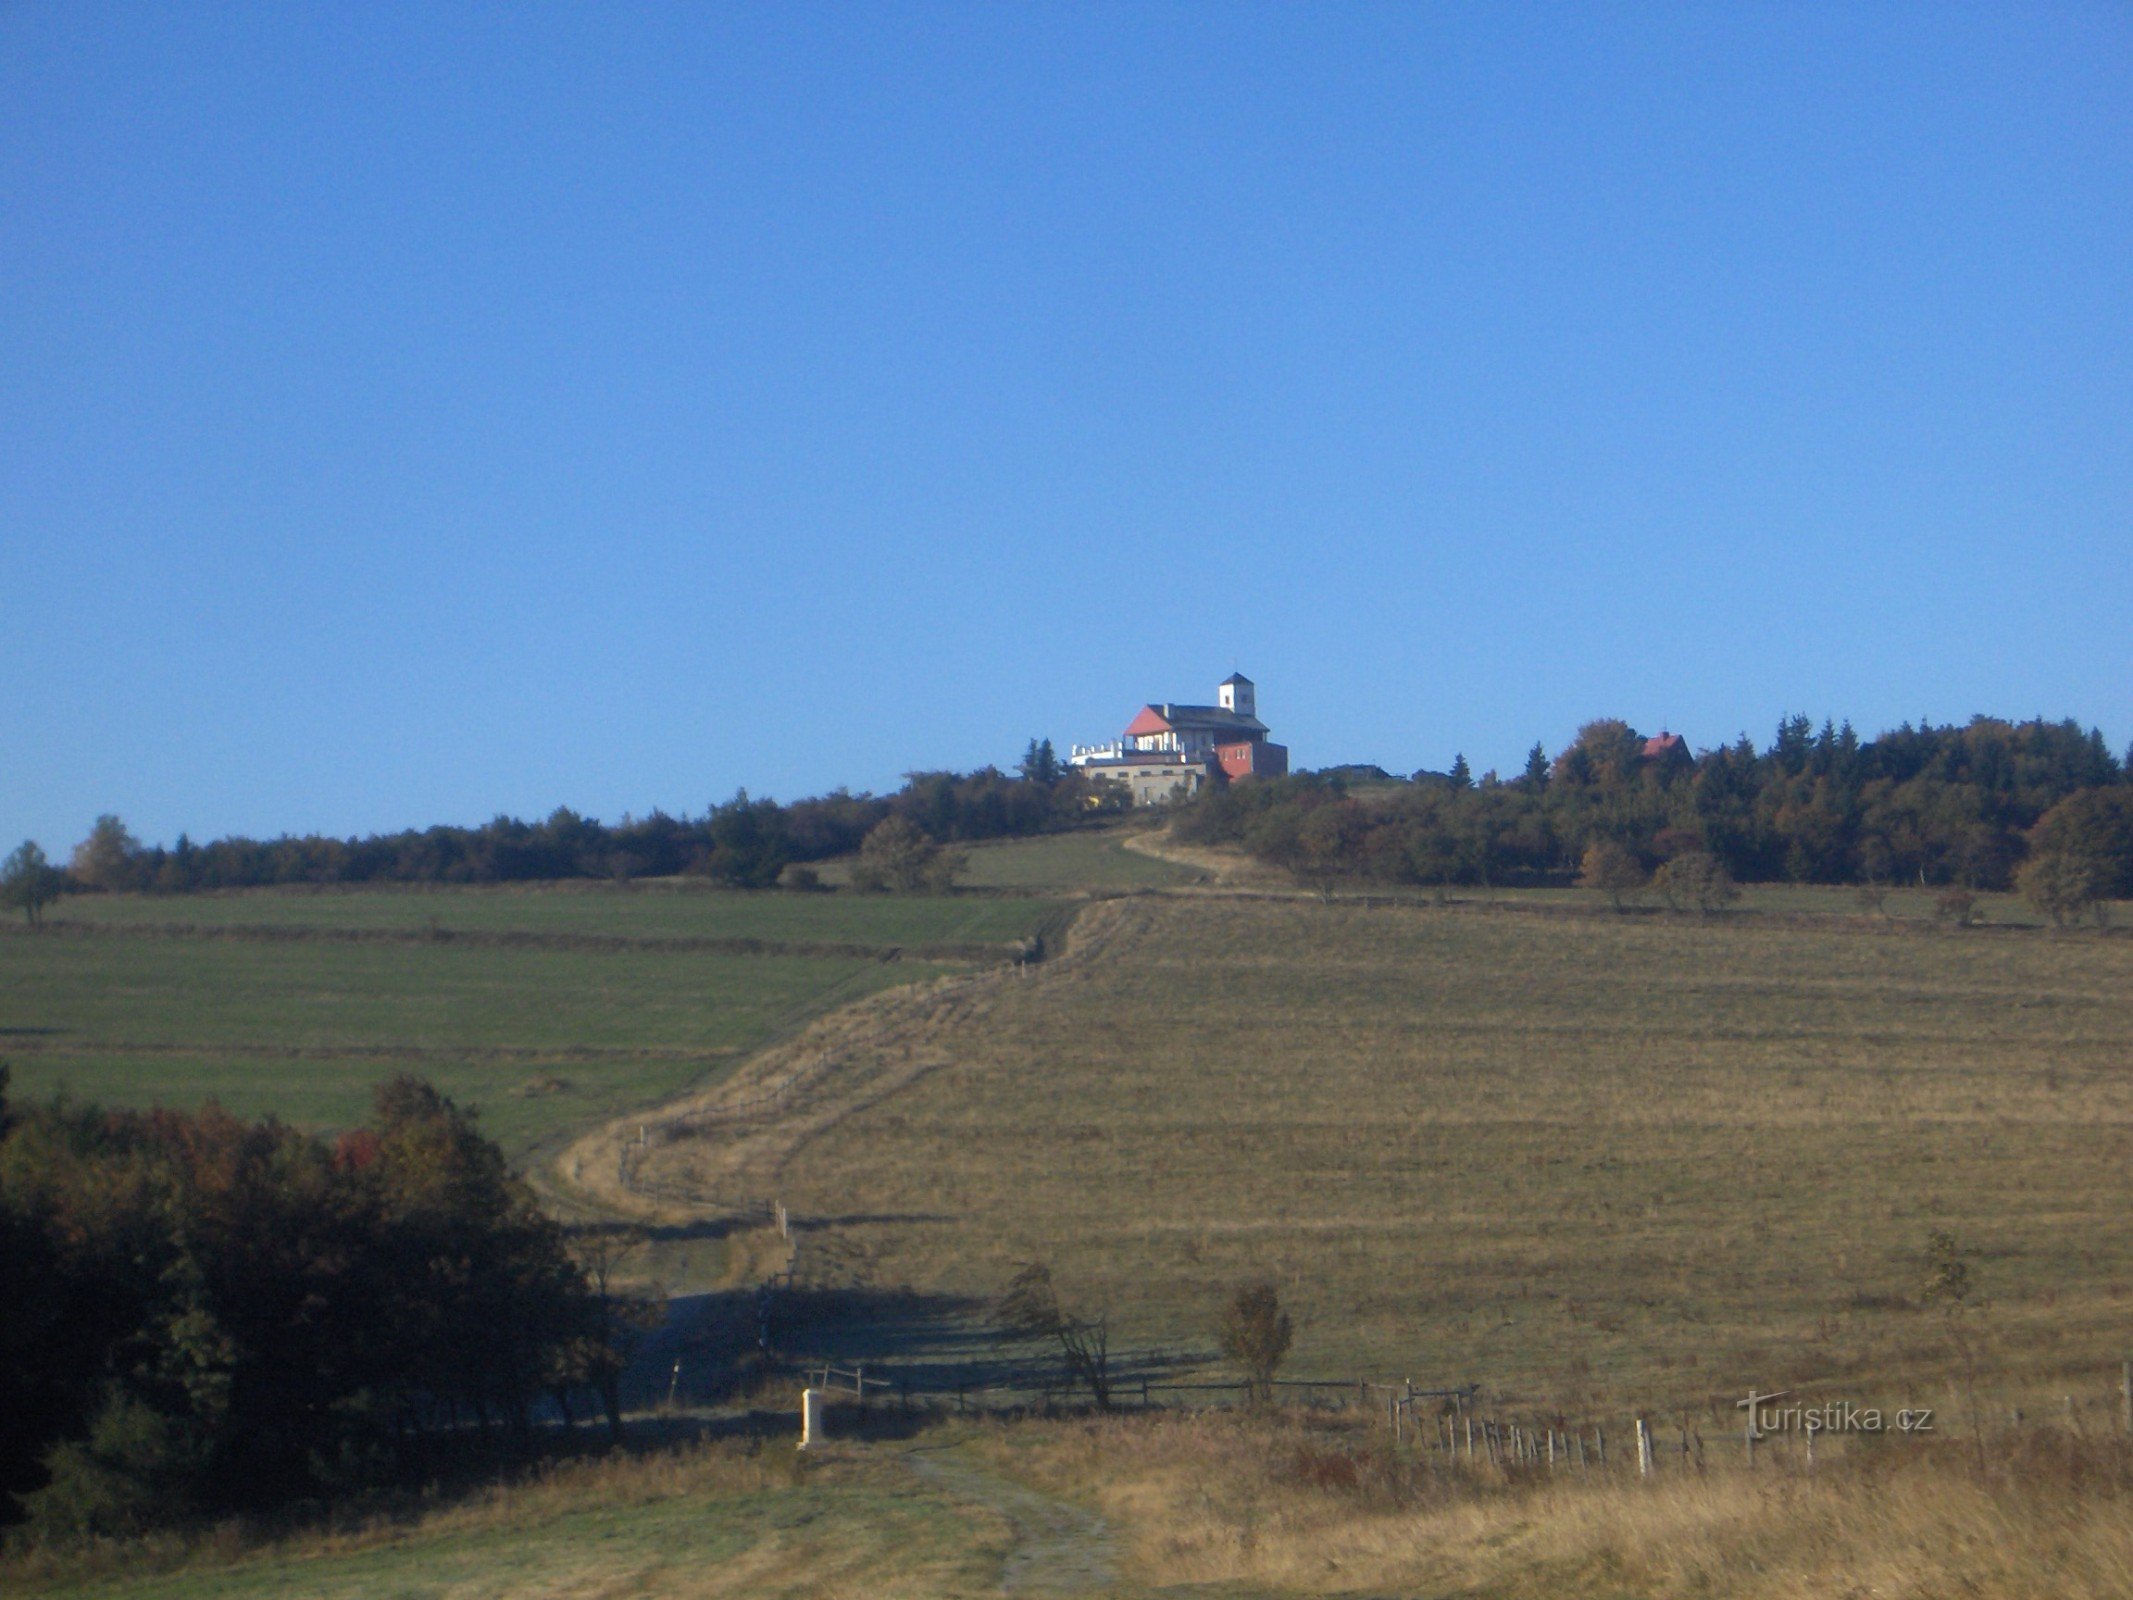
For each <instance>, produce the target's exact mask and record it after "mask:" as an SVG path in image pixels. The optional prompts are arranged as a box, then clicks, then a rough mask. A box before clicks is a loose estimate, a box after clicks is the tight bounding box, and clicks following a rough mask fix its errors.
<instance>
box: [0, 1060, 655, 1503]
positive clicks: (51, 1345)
mask: <svg viewBox="0 0 2133 1600" xmlns="http://www.w3.org/2000/svg"><path fill="white" fill-rule="evenodd" d="M0 1267H4V1269H5V1271H6V1272H7V1274H8V1280H7V1281H8V1282H10V1283H13V1284H17V1285H34V1286H35V1288H34V1290H33V1291H31V1292H26V1293H17V1294H16V1295H14V1296H13V1297H12V1299H11V1302H10V1304H9V1307H8V1309H7V1312H6V1315H5V1316H4V1317H0V1414H4V1415H5V1416H6V1417H7V1419H8V1425H7V1427H6V1428H5V1429H4V1430H0V1521H4V1520H8V1519H9V1516H10V1513H12V1514H13V1515H14V1516H15V1517H18V1518H25V1519H27V1520H28V1521H29V1522H30V1523H31V1525H32V1526H33V1527H34V1528H35V1529H36V1530H37V1531H38V1532H40V1533H41V1534H44V1535H46V1536H49V1537H57V1538H79V1537H85V1536H93V1535H120V1534H127V1533H134V1532H139V1531H141V1530H143V1529H146V1528H151V1527H156V1526H162V1525H167V1524H170V1523H174V1522H181V1521H186V1520H189V1519H193V1518H202V1517H215V1516H224V1515H228V1514H231V1513H234V1512H240V1511H249V1510H258V1509H265V1508H271V1507H273V1506H275V1505H278V1504H282V1503H286V1502H289V1501H292V1500H296V1499H301V1498H305V1497H323V1496H329V1495H342V1494H346V1493H349V1492H351V1491H354V1490H358V1489H362V1488H367V1487H373V1486H377V1485H380V1484H384V1483H387V1482H392V1481H397V1480H400V1479H403V1478H404V1477H405V1476H406V1475H408V1474H410V1473H418V1472H421V1471H423V1470H424V1469H425V1468H428V1467H432V1466H434V1465H435V1463H436V1462H437V1460H438V1459H440V1457H443V1456H446V1455H453V1456H457V1457H460V1458H464V1457H466V1456H468V1455H469V1454H476V1455H478V1454H481V1453H483V1452H493V1451H496V1450H501V1449H504V1448H507V1447H509V1446H510V1445H512V1444H513V1443H523V1442H524V1441H525V1440H526V1439H527V1438H528V1436H529V1435H530V1433H531V1430H532V1428H533V1425H534V1422H535V1419H536V1411H537V1409H538V1408H539V1407H541V1406H542V1405H543V1404H544V1403H545V1404H547V1405H549V1406H552V1407H553V1408H554V1411H553V1413H551V1415H558V1416H561V1417H564V1418H567V1417H570V1416H572V1415H574V1414H582V1413H583V1412H585V1411H592V1410H595V1409H597V1408H602V1407H604V1409H605V1410H606V1413H607V1417H608V1422H609V1426H610V1429H611V1430H615V1431H619V1429H620V1426H621V1418H620V1406H619V1395H618V1392H617V1384H618V1380H619V1377H620V1374H621V1372H622V1370H623V1365H624V1363H625V1361H626V1359H627V1356H628V1353H629V1350H630V1348H631V1345H632V1343H633V1341H634V1339H635V1338H636V1336H637V1334H638V1333H639V1331H640V1330H641V1329H642V1327H643V1326H644V1325H645V1323H646V1320H647V1314H646V1312H645V1310H644V1308H643V1307H642V1306H641V1305H640V1304H638V1303H636V1302H634V1301H631V1300H629V1299H627V1298H625V1297H622V1296H620V1295H617V1294H615V1293H612V1292H610V1289H609V1285H608V1281H607V1272H606V1270H605V1263H604V1261H603V1260H602V1258H601V1257H600V1254H599V1246H598V1243H597V1241H595V1242H594V1243H593V1245H592V1246H591V1248H590V1250H589V1251H588V1249H587V1247H586V1246H583V1245H581V1246H580V1247H579V1249H578V1250H577V1251H576V1252H573V1250H572V1248H571V1247H570V1244H569V1241H568V1240H567V1238H566V1235H565V1233H564V1231H563V1229H562V1227H561V1225H559V1224H558V1223H557V1222H555V1221H554V1220H553V1219H551V1218H550V1217H548V1216H547V1215H546V1214H545V1213H543V1212H542V1210H541V1209H540V1207H539V1206H538V1205H537V1204H536V1202H535V1199H534V1197H533V1194H532V1192H531V1191H530V1190H529V1189H527V1188H526V1186H525V1185H524V1184H523V1183H522V1182H521V1181H520V1180H519V1179H518V1178H516V1177H515V1176H513V1174H512V1173H511V1171H510V1169H509V1167H508V1166H507V1164H506V1162H505V1160H504V1157H503V1154H502V1152H501V1151H499V1150H498V1148H497V1147H496V1145H495V1144H494V1143H493V1142H491V1141H490V1140H488V1139H486V1138H484V1137H482V1135H481V1133H480V1131H479V1129H478V1127H477V1125H476V1123H475V1121H474V1119H473V1117H472V1116H471V1115H470V1114H469V1113H467V1112H466V1111H464V1110H462V1109H460V1108H459V1107H458V1106H456V1105H455V1104H454V1103H453V1102H452V1101H451V1100H450V1099H448V1098H446V1097H444V1096H442V1095H440V1094H438V1093H437V1092H436V1091H435V1090H433V1089H431V1088H430V1087H428V1086H427V1085H426V1084H423V1083H421V1082H419V1081H417V1080H415V1079H413V1078H408V1077H401V1078H395V1079H392V1080H390V1081H388V1082H386V1083H384V1084H383V1085H381V1086H380V1087H379V1089H378V1092H377V1097H376V1106H375V1112H374V1115H373V1116H372V1118H371V1120H370V1121H369V1123H368V1124H367V1125H366V1126H363V1127H359V1128H354V1129H350V1130H348V1131H346V1132H343V1133H342V1134H340V1135H339V1136H338V1137H336V1138H333V1139H326V1138H322V1137H318V1136H315V1135H312V1134H307V1133H303V1132H299V1131H298V1130H296V1129H293V1128H290V1127H287V1126H285V1125H283V1124H281V1123H279V1122H277V1121H275V1120H273V1119H271V1118H269V1119H265V1120H262V1121H258V1122H245V1121H241V1120H239V1119H238V1118H236V1117H233V1116H231V1115H229V1114H228V1113H227V1112H224V1111H222V1110H221V1109H219V1108H218V1107H216V1106H214V1105H213V1104H212V1103H211V1104H209V1105H208V1106H206V1107H204V1108H202V1109H200V1110H198V1111H194V1112H179V1111H168V1110H158V1111H152V1112H139V1113H137V1112H123V1111H106V1110H100V1109H97V1108H94V1107H90V1106H82V1105H72V1104H68V1103H66V1102H64V1101H55V1102H46V1103H42V1104H16V1103H11V1102H10V1101H9V1100H8V1099H7V1098H6V1069H5V1068H4V1067H0Z"/></svg>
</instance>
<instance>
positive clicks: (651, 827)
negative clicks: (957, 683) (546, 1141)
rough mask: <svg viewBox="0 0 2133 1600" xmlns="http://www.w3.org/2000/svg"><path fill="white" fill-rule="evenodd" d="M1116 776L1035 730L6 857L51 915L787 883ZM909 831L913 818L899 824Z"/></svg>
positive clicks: (998, 823) (1021, 814) (18, 901)
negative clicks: (933, 766) (895, 763)
mask: <svg viewBox="0 0 2133 1600" xmlns="http://www.w3.org/2000/svg"><path fill="white" fill-rule="evenodd" d="M1119 803H1120V801H1119V798H1118V797H1117V796H1116V795H1114V794H1112V793H1111V792H1110V790H1109V788H1108V786H1101V785H1094V784H1091V783H1090V782H1089V780H1088V779H1087V777H1086V776H1085V775H1084V774H1083V773H1082V772H1081V771H1080V770H1078V769H1076V768H1072V767H1066V766H1063V765H1062V764H1061V763H1060V762H1059V761H1058V759H1057V757H1056V756H1055V754H1054V753H1053V750H1052V746H1051V741H1049V740H1032V741H1031V742H1030V746H1029V750H1028V753H1027V754H1026V755H1025V756H1024V758H1023V762H1022V766H1021V770H1020V772H1019V773H1017V774H1015V775H1009V774H1007V773H1003V772H1001V771H1000V770H998V769H997V768H994V767H984V768H981V769H979V770H978V771H976V772H969V773H957V772H914V773H911V774H909V775H908V776H907V777H906V778H905V780H904V785H903V787H902V788H901V789H899V790H897V791H896V792H895V793H894V794H890V795H881V796H877V795H871V794H852V793H850V792H848V791H846V790H842V789H840V790H838V791H837V792H835V793H833V794H828V795H822V796H819V797H816V798H812V799H805V800H798V801H794V802H792V803H790V804H786V805H781V804H779V803H778V802H776V801H774V800H767V799H760V800H759V799H752V798H750V797H749V795H748V793H747V792H746V791H745V790H743V791H742V792H741V793H739V794H737V795H735V796H734V797H733V798H732V799H731V800H729V801H727V802H725V803H724V804H723V805H715V806H712V807H710V808H709V809H707V810H706V811H705V812H704V814H703V815H702V816H699V817H688V816H680V817H673V816H668V815H666V814H665V813H663V812H658V811H654V812H653V813H652V814H651V815H650V816H647V817H635V818H632V817H625V818H623V819H622V821H620V822H619V823H616V824H612V825H609V824H603V823H600V822H597V821H595V820H594V819H592V818H590V817H585V816H580V815H579V814H578V813H577V812H575V811H572V810H570V809H568V808H567V807H566V808H559V809H558V810H556V811H554V812H553V813H551V814H550V815H549V816H548V817H547V818H545V819H544V820H541V821H538V822H523V821H520V820H518V819H517V818H513V817H504V816H500V817H497V818H496V819H494V820H493V821H491V822H487V823H484V824H482V825H481V826H479V827H450V826H440V827H433V828H426V829H409V830H407V831H404V832H401V833H390V834H373V835H370V836H369V837H366V838H349V839H340V838H332V837H328V836H323V835H317V834H310V835H297V836H289V835H285V836H283V837H282V838H278V839H264V840H262V839H245V838H226V839H216V840H213V841H211V842H209V843H206V844H196V843H194V842H193V841H192V840H191V839H190V838H187V837H186V836H184V835H182V834H181V835H180V836H179V838H178V841H177V843H176V844H175V845H173V846H170V847H167V848H166V847H164V846H161V845H156V846H143V845H142V844H141V843H140V842H139V841H138V840H137V839H135V838H134V836H133V834H132V833H131V831H130V830H128V828H127V827H126V825H125V823H124V822H123V821H121V820H120V819H119V818H118V817H115V816H103V817H99V818H98V819H97V821H96V824H95V826H94V827H93V828H92V829H91V830H90V832H89V836H88V837H87V838H86V839H84V840H83V841H82V842H81V843H80V844H79V845H78V846H76V848H75V849H74V851H73V854H72V857H71V859H70V860H69V861H68V863H67V865H66V866H65V867H64V868H62V867H59V866H56V865H54V864H53V863H52V862H50V861H49V860H48V859H47V858H46V856H45V854H44V852H43V851H42V850H41V849H40V848H38V847H37V846H36V845H35V844H26V845H24V846H23V847H22V849H20V850H17V851H16V852H15V854H14V855H13V856H11V857H9V858H8V860H7V862H6V864H5V867H4V868H0V891H4V895H5V898H6V901H7V902H8V903H9V904H11V905H13V906H15V907H17V908H19V909H21V910H23V911H25V912H26V913H27V914H28V916H29V918H30V920H31V921H33V922H34V921H36V920H37V917H38V915H39V913H40V912H41V910H42V908H43V907H44V906H45V905H47V904H49V903H50V902H51V901H52V899H53V898H55V897H56V896H57V895H59V894H63V893H69V892H78V891H85V890H91V891H93V890H135V891H145V892H149V893H158V894H183V893H187V892H190V891H194V890H202V889H238V888H254V887H260V886H264V885H269V884H362V883H515V882H532V881H541V880H552V879H563V878H605V879H623V880H626V879H630V878H638V877H668V876H675V875H681V874H688V875H694V876H697V877H702V878H706V879H709V880H710V881H712V882H714V883H720V884H725V885H728V886H731V887H735V888H745V889H761V888H767V887H769V886H770V885H772V884H775V883H777V882H778V881H779V879H780V878H781V877H782V876H783V875H784V874H785V872H786V869H787V868H789V867H793V866H799V865H803V864H806V863H809V862H815V861H822V860H826V859H828V858H829V857H832V856H842V855H849V854H851V853H853V852H854V851H857V850H858V849H859V848H860V847H861V845H862V844H863V843H864V842H865V841H866V839H867V837H868V836H869V835H870V834H872V833H874V832H875V831H876V830H878V829H880V828H881V827H882V825H883V824H884V823H886V822H889V821H891V820H892V819H893V820H896V821H899V822H900V823H902V824H907V825H908V827H909V829H913V830H916V831H917V832H918V833H920V834H922V835H924V836H925V838H926V839H928V840H930V841H932V843H934V844H936V845H943V846H946V845H952V844H956V843H963V842H969V841H975V840H980V839H998V838H1013V837H1020V836H1024V835H1029V834H1037V833H1045V832H1049V831H1051V830H1053V829H1057V828H1061V827H1065V826H1068V825H1069V824H1071V823H1072V822H1074V821H1076V820H1078V819H1081V818H1084V817H1086V816H1087V815H1088V814H1089V812H1090V811H1091V810H1092V809H1101V808H1103V807H1106V806H1115V805H1117V804H1119ZM892 834H893V835H894V836H895V837H897V838H898V839H901V838H903V837H904V836H905V829H903V828H898V829H894V830H892Z"/></svg>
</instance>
